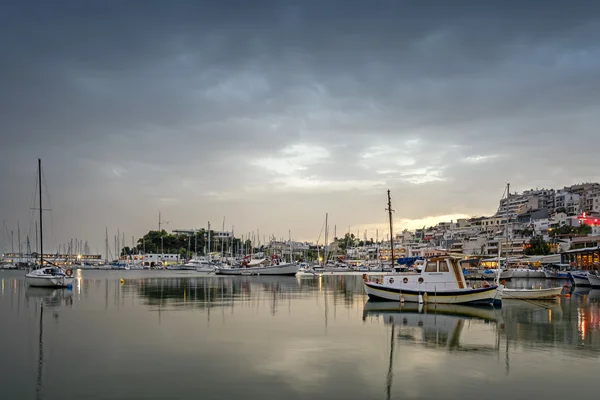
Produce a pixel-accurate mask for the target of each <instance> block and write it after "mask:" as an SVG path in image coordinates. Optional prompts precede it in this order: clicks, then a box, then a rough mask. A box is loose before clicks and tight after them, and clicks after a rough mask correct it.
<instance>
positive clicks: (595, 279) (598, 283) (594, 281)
mask: <svg viewBox="0 0 600 400" xmlns="http://www.w3.org/2000/svg"><path fill="white" fill-rule="evenodd" d="M588 282H589V283H590V286H592V287H600V276H596V275H590V276H588Z"/></svg>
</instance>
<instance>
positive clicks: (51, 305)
mask: <svg viewBox="0 0 600 400" xmlns="http://www.w3.org/2000/svg"><path fill="white" fill-rule="evenodd" d="M25 300H26V301H27V302H28V303H34V304H35V305H36V311H37V310H39V328H38V332H39V336H38V363H37V378H36V398H37V399H41V398H42V397H43V386H44V314H45V313H47V311H45V310H46V309H48V310H52V317H53V319H54V321H57V320H58V317H59V313H58V308H60V307H63V306H66V307H72V306H73V292H72V291H71V290H67V289H48V288H41V287H27V289H26V290H25ZM38 304H39V306H38Z"/></svg>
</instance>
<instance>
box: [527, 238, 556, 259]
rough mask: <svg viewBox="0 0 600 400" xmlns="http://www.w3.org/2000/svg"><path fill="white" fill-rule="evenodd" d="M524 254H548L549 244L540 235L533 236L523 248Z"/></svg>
mask: <svg viewBox="0 0 600 400" xmlns="http://www.w3.org/2000/svg"><path fill="white" fill-rule="evenodd" d="M525 254H526V255H528V256H533V255H539V256H545V255H548V254H550V245H549V244H548V243H546V241H545V240H544V239H543V238H542V237H541V236H537V237H533V238H531V240H530V241H529V245H528V246H527V247H526V248H525Z"/></svg>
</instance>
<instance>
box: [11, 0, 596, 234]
mask: <svg viewBox="0 0 600 400" xmlns="http://www.w3.org/2000/svg"><path fill="white" fill-rule="evenodd" d="M599 10H600V6H598V4H597V3H596V2H591V1H576V2H569V3H567V2H558V1H552V2H547V1H525V2H523V1H520V2H513V1H502V2H500V1H497V2H496V1H486V2H481V1H452V2H449V1H422V2H412V1H405V2H401V1H384V0H381V1H377V2H364V1H328V2H310V1H297V2H294V1H252V2H248V1H225V2H199V1H176V2H162V1H128V2H122V1H119V2H117V1H114V2H112V1H97V2H96V1H91V2H85V4H84V3H81V2H74V1H56V2H51V3H50V2H18V3H17V2H13V4H10V5H6V6H5V7H3V12H2V14H1V15H0V26H2V28H0V29H2V32H1V33H2V35H0V49H1V50H2V63H0V88H1V90H0V109H1V110H2V118H1V119H0V131H1V132H2V146H1V147H0V168H2V170H3V171H5V173H4V174H3V176H4V177H5V179H4V180H3V183H4V187H5V188H7V191H8V193H6V194H5V195H4V196H3V199H2V205H3V206H2V210H3V218H4V219H6V220H7V223H8V224H11V225H13V224H16V220H17V219H19V220H25V219H27V218H29V217H28V215H29V214H28V210H27V207H24V206H23V199H24V198H25V199H29V197H30V191H31V186H32V177H33V170H34V169H35V159H36V158H37V157H38V156H39V157H42V158H43V159H44V165H45V166H46V168H47V176H48V180H49V182H50V183H51V184H50V185H49V187H50V192H51V196H52V197H53V198H54V209H55V211H53V212H54V213H55V215H54V217H53V218H54V221H56V224H57V228H56V229H57V237H58V239H57V240H58V241H61V240H63V241H64V240H66V239H67V238H69V237H71V236H73V237H74V236H77V237H86V238H89V239H90V241H92V242H94V243H96V242H98V243H100V244H101V243H102V237H103V231H104V226H106V225H108V226H109V227H110V228H111V229H114V230H116V228H121V230H126V231H127V230H130V231H131V233H135V234H136V235H137V234H141V233H142V232H143V230H145V229H149V228H152V227H154V226H155V221H154V219H155V215H156V214H157V213H158V209H161V210H163V213H165V214H167V215H170V216H169V219H171V220H172V223H171V226H170V227H173V228H174V227H176V226H195V225H205V223H206V220H208V219H211V220H213V221H216V220H220V219H221V218H222V216H223V215H226V216H227V220H228V221H232V222H233V223H234V224H237V225H238V226H239V227H240V229H241V230H244V231H245V230H252V229H262V230H263V231H265V232H269V231H273V233H277V232H279V233H278V234H282V233H281V232H286V231H287V229H288V228H291V229H292V230H293V231H295V232H297V235H298V236H299V237H301V238H312V237H313V236H315V235H316V234H318V230H319V227H320V226H321V224H322V221H321V220H322V214H324V213H325V212H326V211H329V212H333V211H335V214H336V215H334V216H333V218H334V219H339V221H338V222H339V223H340V224H341V225H360V224H377V223H379V221H380V220H381V219H382V218H383V217H382V215H381V214H382V204H384V203H385V189H387V188H391V189H392V190H393V191H394V194H395V199H397V200H396V201H397V202H398V203H399V204H398V206H397V207H396V208H397V214H396V215H397V218H402V219H411V218H424V217H428V216H436V215H451V214H482V213H489V212H492V211H493V210H494V209H495V207H496V203H497V200H498V197H499V195H500V193H498V192H501V188H502V186H503V185H504V183H505V182H506V181H510V182H511V183H513V187H514V188H515V189H520V190H522V189H527V188H529V187H535V186H546V187H550V186H555V187H558V186H562V185H566V184H570V183H573V182H577V181H583V180H598V175H597V173H595V172H594V162H595V161H594V160H595V148H597V147H598V145H600V139H599V136H598V135H597V133H596V126H597V125H598V117H597V115H599V113H598V112H599V111H600V110H598V108H599V102H598V98H597V93H598V92H599V89H600V87H599V86H600V74H599V72H598V71H600V68H598V67H599V66H600V65H599V64H600V48H599V47H598V45H597V43H598V39H599V34H600V28H598V27H599V26H600V24H598V22H600V21H599V19H600V15H599ZM9 188H10V189H9ZM497 188H500V190H496V189H497ZM383 219H384V218H383ZM228 225H229V223H228Z"/></svg>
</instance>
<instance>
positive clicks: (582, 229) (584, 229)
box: [576, 224, 592, 235]
mask: <svg viewBox="0 0 600 400" xmlns="http://www.w3.org/2000/svg"><path fill="white" fill-rule="evenodd" d="M576 232H577V233H579V234H580V235H589V234H590V233H592V227H591V226H589V225H586V224H581V225H579V226H578V227H577V228H576Z"/></svg>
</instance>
